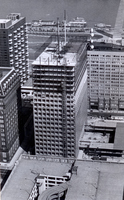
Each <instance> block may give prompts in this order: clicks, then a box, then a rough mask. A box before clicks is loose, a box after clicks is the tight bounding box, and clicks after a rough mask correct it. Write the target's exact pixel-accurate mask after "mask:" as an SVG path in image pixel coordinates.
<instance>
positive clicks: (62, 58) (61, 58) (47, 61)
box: [32, 42, 85, 66]
mask: <svg viewBox="0 0 124 200" xmlns="http://www.w3.org/2000/svg"><path fill="white" fill-rule="evenodd" d="M54 44H55V43H54ZM56 44H57V43H56ZM51 45H53V44H51ZM51 45H50V46H49V47H47V48H46V49H45V51H44V52H43V53H41V54H40V56H39V57H38V58H37V59H36V60H35V61H34V62H33V64H32V65H48V66H49V65H50V66H52V65H53V66H58V65H59V66H63V65H66V66H75V64H76V63H77V53H78V50H79V49H80V47H81V46H82V45H84V46H85V44H81V43H79V42H77V43H74V42H73V43H71V44H67V45H66V46H64V47H63V50H61V51H60V52H59V53H58V54H57V53H56V48H53V51H52V50H51V47H52V46H51Z"/></svg>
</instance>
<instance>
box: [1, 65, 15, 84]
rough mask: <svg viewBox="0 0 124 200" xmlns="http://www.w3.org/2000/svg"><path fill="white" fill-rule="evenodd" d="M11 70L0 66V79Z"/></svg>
mask: <svg viewBox="0 0 124 200" xmlns="http://www.w3.org/2000/svg"><path fill="white" fill-rule="evenodd" d="M11 70H12V68H10V67H0V81H1V80H2V79H3V78H4V77H5V76H6V75H7V74H8V73H9V72H10V71H11Z"/></svg>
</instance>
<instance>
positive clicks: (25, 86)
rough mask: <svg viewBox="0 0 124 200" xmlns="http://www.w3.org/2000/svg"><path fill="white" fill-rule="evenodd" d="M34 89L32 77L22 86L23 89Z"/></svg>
mask: <svg viewBox="0 0 124 200" xmlns="http://www.w3.org/2000/svg"><path fill="white" fill-rule="evenodd" d="M32 87H33V83H32V78H31V77H30V78H29V79H28V80H27V81H26V82H25V84H24V85H23V86H22V89H24V88H32Z"/></svg>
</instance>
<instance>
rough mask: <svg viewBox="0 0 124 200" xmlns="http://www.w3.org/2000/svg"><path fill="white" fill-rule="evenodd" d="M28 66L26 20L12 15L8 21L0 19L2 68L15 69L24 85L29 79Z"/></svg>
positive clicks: (0, 63)
mask: <svg viewBox="0 0 124 200" xmlns="http://www.w3.org/2000/svg"><path fill="white" fill-rule="evenodd" d="M28 65H29V61H28V44H27V33H26V19H25V17H21V15H20V14H19V13H11V14H9V15H8V16H7V19H0V66H1V67H14V68H15V70H16V72H17V73H18V74H19V75H20V78H21V85H23V84H24V83H25V82H26V80H27V78H28Z"/></svg>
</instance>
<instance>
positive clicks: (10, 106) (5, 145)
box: [0, 67, 20, 162]
mask: <svg viewBox="0 0 124 200" xmlns="http://www.w3.org/2000/svg"><path fill="white" fill-rule="evenodd" d="M19 95H20V78H19V76H18V75H17V74H16V72H15V69H14V68H10V67H3V68H1V67H0V162H9V161H10V160H11V159H12V157H13V156H14V154H15V152H16V151H17V149H18V147H19V131H18V106H19Z"/></svg>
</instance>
